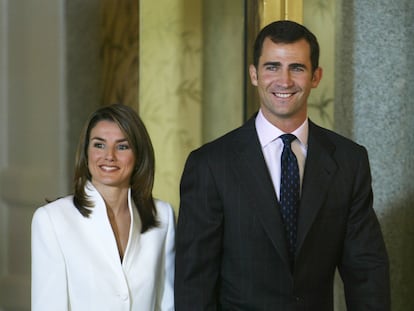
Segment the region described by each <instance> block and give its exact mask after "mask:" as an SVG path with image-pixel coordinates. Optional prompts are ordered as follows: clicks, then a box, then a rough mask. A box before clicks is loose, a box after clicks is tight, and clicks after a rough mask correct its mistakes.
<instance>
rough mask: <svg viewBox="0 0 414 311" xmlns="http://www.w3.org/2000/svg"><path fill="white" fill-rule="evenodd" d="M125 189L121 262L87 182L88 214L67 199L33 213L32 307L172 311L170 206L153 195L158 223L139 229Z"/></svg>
mask: <svg viewBox="0 0 414 311" xmlns="http://www.w3.org/2000/svg"><path fill="white" fill-rule="evenodd" d="M130 192H131V191H129V194H128V205H129V210H130V213H131V227H130V232H129V239H128V244H127V247H126V250H125V254H124V258H123V261H122V262H121V260H120V257H119V252H118V247H117V244H116V240H115V236H114V233H113V231H112V227H111V224H110V222H109V218H108V215H107V212H106V206H105V203H104V200H103V198H102V197H101V195H100V194H99V192H98V191H97V190H96V189H95V187H93V185H92V184H91V183H88V185H87V187H86V193H87V195H88V196H89V197H90V200H91V201H93V202H94V204H95V206H94V207H93V208H92V213H91V215H90V216H89V218H86V217H83V216H82V215H81V214H80V213H79V211H78V210H77V209H76V208H75V206H74V205H73V201H72V199H73V196H67V197H65V198H62V199H59V200H56V201H54V202H52V203H49V204H47V205H45V206H43V207H40V208H38V209H37V210H36V212H35V214H34V216H33V220H32V311H49V310H50V311H57V310H58V311H65V310H68V311H69V310H72V311H93V310H96V311H98V310H99V311H103V310H108V311H109V310H114V311H138V310H139V311H152V310H157V311H158V310H162V311H164V310H174V294H173V283H174V257H175V249H174V239H175V238H174V235H175V221H174V214H173V209H172V207H171V206H170V205H169V204H168V203H166V202H162V201H159V200H155V205H156V209H157V217H158V220H159V222H160V225H159V227H157V228H152V229H150V230H148V231H147V232H145V233H144V234H141V233H140V231H141V220H140V217H139V215H138V211H137V209H136V208H135V205H134V204H133V202H132V201H131V193H130Z"/></svg>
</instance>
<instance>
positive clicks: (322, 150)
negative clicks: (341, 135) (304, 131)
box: [297, 121, 337, 253]
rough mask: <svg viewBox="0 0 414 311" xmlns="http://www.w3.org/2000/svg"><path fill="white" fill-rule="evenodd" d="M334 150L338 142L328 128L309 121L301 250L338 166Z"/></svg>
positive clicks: (301, 219)
mask: <svg viewBox="0 0 414 311" xmlns="http://www.w3.org/2000/svg"><path fill="white" fill-rule="evenodd" d="M334 150H335V146H334V145H333V144H332V143H331V142H330V141H329V140H328V139H327V138H326V133H325V131H323V130H322V129H321V128H319V127H318V126H316V125H315V124H313V123H312V122H310V121H309V140H308V152H307V157H306V164H305V172H304V176H303V183H302V196H301V203H300V207H299V219H298V240H297V249H298V251H297V253H298V252H299V250H300V248H301V247H302V244H303V241H304V239H305V237H306V235H307V233H308V232H309V229H310V227H311V225H312V223H313V222H314V220H315V217H316V215H317V213H318V211H319V209H320V208H321V206H322V205H323V202H324V200H325V197H326V194H327V192H328V189H329V185H330V184H331V179H332V177H333V176H334V173H335V171H336V170H337V166H336V163H335V161H334V159H333V157H332V154H333V152H334Z"/></svg>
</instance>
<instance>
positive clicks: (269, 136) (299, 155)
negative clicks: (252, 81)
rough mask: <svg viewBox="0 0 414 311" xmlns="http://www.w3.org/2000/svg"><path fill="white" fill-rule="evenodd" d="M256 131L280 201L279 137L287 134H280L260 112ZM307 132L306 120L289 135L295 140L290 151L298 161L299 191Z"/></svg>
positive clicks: (306, 147) (280, 144)
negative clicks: (293, 136)
mask: <svg viewBox="0 0 414 311" xmlns="http://www.w3.org/2000/svg"><path fill="white" fill-rule="evenodd" d="M256 131H257V136H258V138H259V141H260V144H261V146H262V152H263V156H264V158H265V160H266V164H267V168H268V169H269V173H270V176H271V178H272V182H273V186H274V189H275V192H276V195H277V197H278V198H279V199H280V171H281V162H280V161H281V160H280V158H281V155H282V151H283V142H282V139H281V138H280V136H281V135H283V134H288V133H284V132H282V131H281V130H280V129H278V128H277V127H276V126H274V125H273V124H271V123H270V122H269V121H268V120H267V119H266V118H265V117H264V115H263V113H262V111H261V110H259V113H258V114H257V116H256ZM308 132H309V123H308V119H306V120H305V122H303V124H302V125H301V126H299V127H298V128H297V129H296V130H295V131H293V132H292V133H291V134H293V135H295V136H296V138H297V139H295V140H294V141H292V144H291V146H292V151H293V153H294V154H295V156H296V159H297V160H298V166H299V174H300V187H301V189H302V180H303V172H304V169H305V160H306V154H307V150H308Z"/></svg>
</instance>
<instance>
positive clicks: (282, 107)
mask: <svg viewBox="0 0 414 311" xmlns="http://www.w3.org/2000/svg"><path fill="white" fill-rule="evenodd" d="M318 58H319V45H318V42H317V40H316V38H315V36H314V35H313V34H312V33H311V32H309V30H308V29H306V28H305V27H303V26H302V25H299V24H297V23H295V22H291V21H278V22H274V23H272V24H270V25H268V26H266V27H265V28H264V29H263V30H262V31H261V32H260V33H259V35H258V37H257V38H256V42H255V46H254V64H253V65H251V66H250V77H251V82H252V84H253V85H255V86H256V87H257V89H258V93H259V97H260V110H259V111H258V113H257V114H256V115H255V116H254V117H253V118H251V119H250V120H248V121H247V122H246V124H244V125H243V126H241V127H240V128H238V129H236V130H234V131H232V132H230V133H228V134H226V135H224V136H223V137H221V138H219V139H217V140H215V141H213V142H211V143H208V144H206V145H205V146H203V147H201V148H200V149H198V150H196V151H193V152H192V153H191V154H190V155H189V157H188V159H187V163H186V166H185V169H184V172H183V176H182V180H181V203H180V213H179V218H178V224H177V236H176V237H177V241H176V242H177V244H176V275H175V280H176V282H175V303H176V310H177V311H183V310H191V311H197V310H243V311H249V310H269V311H278V310H280V311H289V310H311V311H313V310H315V311H325V310H326V311H328V310H329V311H332V310H333V283H334V274H335V270H336V269H337V268H338V270H339V273H340V275H341V277H342V280H343V282H344V289H345V296H346V303H347V308H348V310H352V311H355V310H361V311H366V310H376V311H378V310H389V309H390V293H389V267H388V257H387V253H386V249H385V245H384V241H383V237H382V233H381V230H380V226H379V223H378V220H377V218H376V216H375V213H374V210H373V208H372V203H373V196H372V188H371V176H370V167H369V162H368V156H367V152H366V149H365V148H364V147H362V146H360V145H358V144H356V143H354V142H352V141H350V140H348V139H346V138H344V137H341V136H339V135H338V134H335V133H333V132H331V131H329V130H326V129H323V128H321V127H318V126H317V125H315V124H314V123H312V121H310V120H309V119H308V116H307V99H308V96H309V94H310V91H311V89H312V88H316V87H317V86H318V84H319V81H320V80H321V77H322V69H321V68H320V67H319V65H318ZM284 134H288V135H284ZM289 134H292V135H289ZM293 135H294V136H293ZM292 151H293V153H292Z"/></svg>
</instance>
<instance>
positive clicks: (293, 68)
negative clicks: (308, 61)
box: [292, 66, 304, 72]
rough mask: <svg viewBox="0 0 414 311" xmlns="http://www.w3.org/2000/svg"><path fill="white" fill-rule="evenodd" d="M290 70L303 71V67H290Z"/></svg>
mask: <svg viewBox="0 0 414 311" xmlns="http://www.w3.org/2000/svg"><path fill="white" fill-rule="evenodd" d="M292 71H295V72H303V71H304V69H303V67H299V66H298V67H292Z"/></svg>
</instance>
